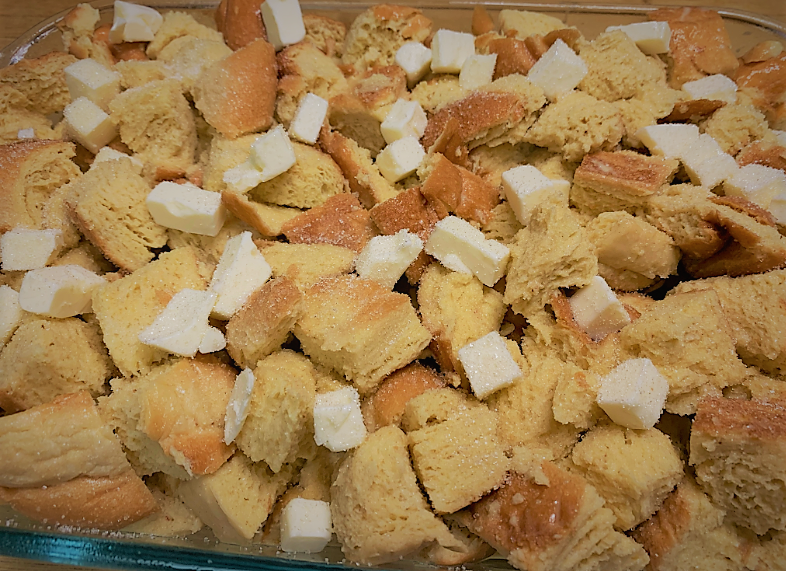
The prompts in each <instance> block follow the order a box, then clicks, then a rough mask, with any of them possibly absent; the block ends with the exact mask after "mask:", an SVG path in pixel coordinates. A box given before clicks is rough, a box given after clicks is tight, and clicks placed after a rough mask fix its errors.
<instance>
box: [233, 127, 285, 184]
mask: <svg viewBox="0 0 786 571" xmlns="http://www.w3.org/2000/svg"><path fill="white" fill-rule="evenodd" d="M296 162H297V158H296V157H295V149H293V148H292V143H291V142H290V141H289V137H288V136H287V132H286V131H284V127H283V126H281V125H278V126H276V127H275V128H273V129H271V130H269V131H268V132H267V133H265V134H264V135H262V136H261V137H257V139H256V140H255V141H254V142H253V143H252V144H251V152H250V153H249V156H248V160H246V162H244V163H242V164H241V165H239V166H237V167H235V168H233V169H229V170H228V171H227V172H225V173H224V182H225V183H227V185H228V186H229V188H230V190H234V191H235V192H248V191H249V190H251V189H252V188H254V187H255V186H257V185H258V184H260V183H263V182H267V181H269V180H271V179H273V178H275V177H277V176H278V175H280V174H282V173H285V172H286V171H288V170H289V169H290V168H292V167H293V166H294V165H295V163H296Z"/></svg>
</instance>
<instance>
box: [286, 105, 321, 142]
mask: <svg viewBox="0 0 786 571" xmlns="http://www.w3.org/2000/svg"><path fill="white" fill-rule="evenodd" d="M327 111H328V102H327V101H325V100H324V99H322V98H321V97H320V96H319V95H314V94H313V93H306V95H305V97H303V99H301V100H300V104H298V107H297V111H296V112H295V117H294V119H292V122H291V123H290V124H289V134H290V136H291V137H292V138H293V139H296V140H298V141H300V142H302V143H307V144H309V145H313V144H314V143H316V142H317V139H318V138H319V131H320V130H321V129H322V124H323V123H324V122H325V116H326V115H327Z"/></svg>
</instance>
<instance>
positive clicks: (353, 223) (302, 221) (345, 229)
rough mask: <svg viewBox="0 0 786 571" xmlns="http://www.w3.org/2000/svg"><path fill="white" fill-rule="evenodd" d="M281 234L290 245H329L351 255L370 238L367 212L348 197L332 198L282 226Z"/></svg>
mask: <svg viewBox="0 0 786 571" xmlns="http://www.w3.org/2000/svg"><path fill="white" fill-rule="evenodd" d="M282 231H283V234H284V236H286V238H287V239H288V240H289V241H290V242H291V243H293V244H333V245H334V246H343V247H345V248H349V249H350V250H354V251H355V252H360V251H361V250H362V249H363V246H365V245H366V242H368V241H369V240H370V239H371V238H372V237H373V236H374V228H373V226H372V224H371V218H370V217H369V213H368V210H366V209H365V208H363V206H361V204H360V202H359V201H358V199H357V198H356V197H355V196H354V195H353V194H349V193H341V194H335V195H333V196H331V197H330V198H328V199H327V200H326V201H325V202H324V204H322V205H321V206H317V207H315V208H312V209H311V210H309V211H307V212H303V213H302V214H299V215H298V216H296V217H295V218H293V219H292V220H289V221H287V222H286V223H284V225H283V227H282Z"/></svg>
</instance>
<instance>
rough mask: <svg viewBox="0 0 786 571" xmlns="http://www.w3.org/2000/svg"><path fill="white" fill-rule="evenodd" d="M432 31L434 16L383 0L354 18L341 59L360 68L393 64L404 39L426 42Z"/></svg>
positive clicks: (359, 69)
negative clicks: (429, 17)
mask: <svg viewBox="0 0 786 571" xmlns="http://www.w3.org/2000/svg"><path fill="white" fill-rule="evenodd" d="M431 31H432V22H431V20H429V19H428V18H427V17H425V16H424V15H423V13H422V12H421V11H420V10H418V9H417V8H413V7H411V6H396V5H393V4H379V5H377V6H373V7H371V8H369V9H367V10H366V11H365V12H363V13H362V14H360V15H359V16H357V17H356V18H355V19H354V20H353V21H352V24H351V25H350V27H349V30H347V35H346V39H345V41H344V54H343V55H342V57H341V60H342V61H343V63H345V64H349V65H351V66H353V67H354V68H355V69H356V70H358V71H363V70H365V69H368V68H371V67H375V66H381V65H391V64H392V63H394V58H395V57H396V52H397V51H398V49H399V48H400V47H401V46H402V45H403V44H404V43H406V42H423V41H424V40H426V38H428V37H429V36H430V35H431Z"/></svg>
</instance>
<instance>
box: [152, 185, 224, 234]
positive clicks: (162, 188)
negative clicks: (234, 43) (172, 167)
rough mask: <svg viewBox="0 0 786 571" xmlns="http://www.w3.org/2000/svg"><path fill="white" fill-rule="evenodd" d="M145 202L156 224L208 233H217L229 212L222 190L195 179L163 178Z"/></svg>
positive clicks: (183, 230) (185, 230)
mask: <svg viewBox="0 0 786 571" xmlns="http://www.w3.org/2000/svg"><path fill="white" fill-rule="evenodd" d="M145 204H146V205H147V209H148V210H149V211H150V215H151V216H152V217H153V220H155V222H156V224H160V225H161V226H165V227H167V228H174V229H175V230H180V231H182V232H190V233H191V234H201V235H204V236H216V235H217V234H218V233H219V232H220V231H221V227H222V226H223V225H224V221H225V220H226V219H227V215H228V213H227V209H226V208H225V207H224V205H223V204H222V203H221V193H219V192H211V191H209V190H202V189H201V188H199V187H198V186H195V185H193V184H191V183H184V184H177V183H174V182H169V181H164V182H160V183H158V184H157V185H156V187H155V188H154V189H153V190H151V191H150V193H149V194H148V195H147V198H146V199H145Z"/></svg>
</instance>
